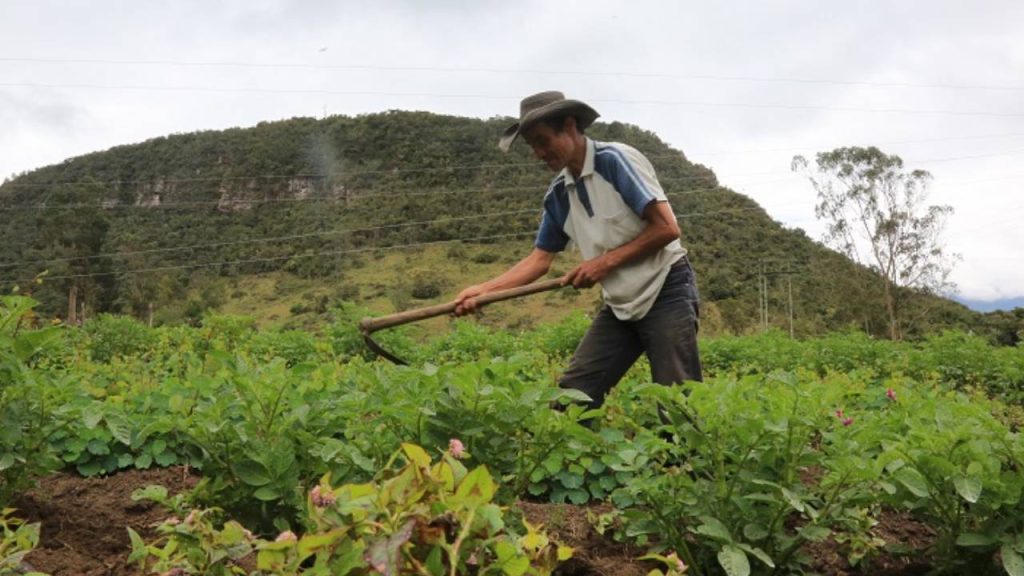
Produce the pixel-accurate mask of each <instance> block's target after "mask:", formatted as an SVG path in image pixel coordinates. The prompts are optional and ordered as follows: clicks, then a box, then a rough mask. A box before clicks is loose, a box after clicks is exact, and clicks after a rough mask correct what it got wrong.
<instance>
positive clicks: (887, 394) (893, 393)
mask: <svg viewBox="0 0 1024 576" xmlns="http://www.w3.org/2000/svg"><path fill="white" fill-rule="evenodd" d="M885 397H886V398H888V399H889V400H892V401H893V402H895V401H896V391H895V390H893V389H892V388H889V389H887V390H886V391H885Z"/></svg>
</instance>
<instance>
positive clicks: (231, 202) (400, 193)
mask: <svg viewBox="0 0 1024 576" xmlns="http://www.w3.org/2000/svg"><path fill="white" fill-rule="evenodd" d="M785 173H788V171H787V172H782V171H772V172H761V173H760V174H765V175H768V174H785ZM757 174H758V173H751V174H744V176H755V175H757ZM708 179H710V177H708V176H680V177H677V178H662V179H660V181H661V182H664V183H675V182H688V181H690V180H708ZM788 180H791V178H786V179H784V180H768V181H764V182H754V183H772V182H777V181H788ZM549 184H550V181H546V182H542V183H540V182H539V183H537V184H534V185H524V186H510V187H508V188H490V189H487V188H483V187H472V188H437V189H433V190H418V191H405V190H380V191H374V192H368V193H363V194H350V195H347V196H334V195H331V196H306V197H301V198H300V197H292V198H264V199H251V200H250V199H227V200H224V199H218V200H185V201H181V202H160V203H159V204H147V203H132V204H124V203H112V202H79V203H73V204H46V203H31V204H29V203H26V204H15V205H11V206H0V212H21V211H39V210H55V209H56V210H66V209H82V208H102V209H106V210H120V209H149V210H153V209H163V208H172V207H178V206H213V205H216V206H221V205H227V206H235V205H241V206H249V205H257V204H277V203H301V202H318V201H323V202H346V203H347V202H349V201H351V200H362V199H366V198H371V199H374V200H387V199H404V198H409V197H418V196H434V195H445V194H463V193H469V194H478V195H492V194H507V193H510V192H538V191H542V190H545V189H546V188H547V186H548V185H549ZM745 184H746V185H750V184H751V183H749V182H748V183H745ZM722 188H723V187H722V186H715V187H711V188H703V189H694V190H690V191H689V192H697V191H715V190H721V189H722Z"/></svg>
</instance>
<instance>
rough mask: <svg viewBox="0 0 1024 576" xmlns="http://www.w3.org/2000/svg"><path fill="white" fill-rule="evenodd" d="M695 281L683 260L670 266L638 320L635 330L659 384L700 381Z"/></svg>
mask: <svg viewBox="0 0 1024 576" xmlns="http://www.w3.org/2000/svg"><path fill="white" fill-rule="evenodd" d="M697 300H698V293H697V284H696V277H695V276H694V274H693V269H692V268H690V265H689V263H688V262H686V261H685V260H684V261H683V262H680V263H677V264H676V265H674V266H673V267H672V270H671V272H669V275H668V277H667V278H666V279H665V285H664V286H663V287H662V289H661V293H659V294H658V298H657V300H655V302H654V306H652V307H651V310H650V311H649V312H648V313H647V315H646V316H644V318H643V319H642V320H640V321H639V322H638V326H637V328H638V333H639V336H640V339H641V341H642V343H643V346H644V349H645V350H646V351H647V358H648V360H650V363H651V378H652V379H653V380H654V381H655V382H657V383H659V384H679V383H680V382H683V381H684V380H697V381H700V380H703V374H702V370H701V363H700V351H699V350H698V347H697V321H698V318H697V314H698V312H697V310H698V309H697Z"/></svg>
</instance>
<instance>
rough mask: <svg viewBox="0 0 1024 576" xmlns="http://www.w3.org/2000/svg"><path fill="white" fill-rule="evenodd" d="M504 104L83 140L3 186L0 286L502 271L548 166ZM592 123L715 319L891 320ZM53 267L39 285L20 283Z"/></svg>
mask: <svg viewBox="0 0 1024 576" xmlns="http://www.w3.org/2000/svg"><path fill="white" fill-rule="evenodd" d="M508 122H509V119H507V118H494V119H491V120H488V121H481V120H476V119H468V118H459V117H452V116H441V115H435V114H430V113H424V112H389V113H383V114H373V115H366V116H358V117H344V116H334V117H329V118H325V119H321V120H317V119H312V118H296V119H291V120H285V121H279V122H266V123H261V124H259V125H257V126H256V127H253V128H245V129H242V128H236V129H230V130H225V131H207V132H197V133H192V134H176V135H172V136H167V137H161V138H155V139H152V140H149V141H146V142H143V143H141V144H134V145H128V146H120V147H116V148H113V149H110V150H107V151H103V152H97V153H93V154H89V155H86V156H81V157H77V158H72V159H69V160H66V161H65V162H63V163H61V164H59V165H55V166H49V167H46V168H42V169H39V170H36V171H33V172H31V173H27V174H23V175H20V176H18V177H16V178H14V179H13V180H10V181H6V182H5V183H4V184H3V185H2V186H0V209H2V212H0V214H2V218H3V225H2V227H0V265H2V268H0V285H2V289H3V291H4V292H8V291H9V290H10V289H11V287H12V286H13V285H15V284H17V285H19V286H21V289H22V290H23V291H25V290H30V291H31V292H32V294H33V296H34V297H36V298H37V299H38V300H40V302H41V303H42V304H41V308H42V310H43V311H44V313H46V314H50V315H59V316H61V317H63V316H64V315H65V313H66V311H67V300H68V295H69V293H70V292H71V291H72V288H73V287H77V288H76V293H77V298H78V299H79V300H80V301H82V302H85V303H86V304H87V307H88V309H89V310H90V311H91V312H92V313H95V312H98V311H99V312H102V311H110V312H122V313H128V314H133V315H135V316H137V317H140V318H144V317H145V315H146V313H147V310H148V309H150V305H151V304H152V305H153V306H155V307H156V308H157V309H158V310H161V311H163V316H161V317H160V318H159V321H175V320H181V319H183V318H184V317H185V316H188V317H190V318H195V317H196V316H197V315H201V314H202V313H203V312H204V309H205V308H211V307H214V308H215V307H217V306H219V305H223V304H224V302H225V301H230V300H231V299H232V298H233V297H241V296H242V293H241V291H237V292H235V293H233V294H234V295H231V294H228V295H222V296H221V297H219V298H212V297H211V298H206V297H204V296H203V290H204V287H208V286H212V285H214V284H215V280H216V279H223V278H228V277H229V278H236V279H237V278H245V277H249V276H251V275H257V274H261V275H265V274H271V273H274V274H284V273H287V274H289V275H292V277H299V278H307V279H308V278H312V279H317V281H318V282H320V283H322V284H323V285H325V286H331V285H340V284H337V282H339V280H340V279H344V278H346V277H352V275H353V274H355V271H356V270H361V271H362V272H361V274H363V275H364V276H365V275H366V274H367V270H369V272H373V271H374V268H373V267H374V265H375V263H377V262H379V261H380V260H381V259H382V258H384V257H385V256H386V255H387V254H393V253H395V252H402V253H406V254H414V255H415V256H413V258H419V259H421V261H420V262H418V264H419V266H418V267H417V270H418V271H419V272H422V273H423V274H424V275H425V276H424V277H425V278H426V280H423V281H421V280H422V279H416V281H412V280H410V281H409V282H408V283H407V284H404V285H405V286H407V287H408V289H409V290H410V291H411V292H412V293H411V295H410V297H408V298H404V299H403V298H391V300H390V301H391V302H392V303H393V304H394V307H409V306H415V305H420V304H422V303H423V302H420V301H418V300H417V299H421V298H426V299H430V298H433V299H434V300H435V301H436V300H437V299H445V298H451V297H452V296H453V295H454V292H455V291H456V290H457V288H458V285H453V284H454V283H455V282H453V281H447V282H446V281H445V279H444V278H443V277H441V278H438V275H439V274H440V275H441V276H444V274H446V272H444V271H446V270H449V269H455V268H451V266H456V267H457V266H463V267H464V266H465V265H469V264H481V263H488V262H489V261H491V262H490V263H491V264H493V266H492V267H491V268H489V269H488V270H487V271H486V273H488V274H489V273H491V271H492V270H495V269H501V268H503V267H504V266H506V265H507V263H508V262H511V261H514V260H515V259H516V258H518V257H519V256H520V255H523V254H525V253H526V252H527V251H528V250H529V249H530V246H531V243H532V236H533V233H534V231H535V229H536V226H537V223H538V217H539V212H540V202H541V197H542V195H543V193H544V191H545V189H546V186H547V183H548V182H549V180H550V178H551V174H550V173H548V172H547V171H546V169H545V168H544V166H543V165H541V164H540V163H539V162H537V161H536V160H535V159H533V158H532V157H531V156H530V153H529V150H528V148H527V147H526V146H524V145H521V144H518V145H517V146H515V147H514V150H513V152H512V153H509V154H502V153H501V152H500V151H499V150H498V149H497V147H496V142H497V139H498V135H499V134H500V132H501V130H502V129H503V128H504V127H505V126H507V125H508ZM588 134H589V135H591V136H592V137H594V138H595V139H598V140H615V141H621V142H626V143H628V144H631V145H633V146H635V147H636V148H638V149H640V150H641V151H642V152H644V153H645V154H647V155H648V157H649V158H650V159H651V160H652V162H653V163H654V165H655V167H656V170H657V173H658V176H659V178H660V180H661V182H662V184H663V186H664V188H665V190H666V192H667V193H668V195H669V198H670V200H671V201H672V204H673V206H674V209H675V211H676V213H677V214H678V215H679V218H680V224H681V228H682V230H683V240H684V243H685V245H686V246H687V247H688V248H689V250H690V253H691V258H692V260H693V262H694V265H695V267H696V269H697V272H698V275H699V281H700V289H701V292H702V296H703V298H704V309H703V311H704V314H705V319H706V321H707V322H708V325H709V326H711V327H712V329H716V330H728V331H737V332H739V331H746V330H751V329H754V328H756V327H758V326H759V325H760V324H761V323H762V321H763V320H762V316H761V306H760V300H761V298H760V295H761V291H762V288H766V289H767V294H768V302H767V307H768V311H769V314H768V323H770V324H772V325H775V326H778V327H780V328H783V329H789V326H790V320H789V318H790V310H792V317H793V322H792V325H793V327H794V330H795V331H796V332H797V333H799V334H809V333H817V332H821V331H824V330H829V329H837V328H845V327H848V326H855V327H858V328H865V329H867V330H869V331H871V332H875V333H879V334H882V333H884V332H885V321H884V310H883V306H882V304H881V300H880V296H879V293H878V288H877V287H878V286H879V283H878V282H877V279H875V278H874V277H873V276H872V275H871V274H870V273H869V272H868V271H866V270H864V269H863V268H861V267H858V266H855V265H854V264H852V263H851V262H849V261H847V260H846V259H844V258H842V257H841V256H839V255H837V254H835V253H834V252H831V251H829V250H826V249H824V248H822V247H821V246H820V245H818V244H817V243H815V242H814V241H812V240H811V239H809V238H807V237H806V236H805V235H804V234H803V233H802V232H801V231H800V230H789V229H786V228H784V227H783V226H781V225H780V224H779V223H777V222H775V221H773V220H772V218H771V216H770V215H769V214H767V213H766V212H765V211H764V210H763V209H761V208H760V207H759V206H758V205H757V204H756V203H755V202H753V201H752V200H751V199H749V198H747V197H745V196H743V195H741V194H738V193H736V192H733V191H731V190H729V189H728V188H727V187H724V186H721V185H719V183H718V181H717V179H716V177H715V175H714V173H712V172H711V171H710V170H709V169H707V168H705V167H703V166H700V165H696V164H693V163H691V162H689V161H688V160H687V159H686V157H685V154H684V153H681V152H679V151H677V150H673V149H671V148H670V147H669V146H667V145H666V144H664V143H663V142H662V141H661V140H659V139H658V137H657V136H656V135H654V134H653V133H651V132H648V131H645V130H641V129H639V128H637V127H634V126H628V125H623V124H619V123H611V124H601V123H599V124H597V125H595V126H594V127H592V128H590V129H589V130H588ZM808 201H811V200H810V199H808ZM460 241H461V242H460ZM435 243H437V244H435ZM482 244H485V245H487V246H488V250H487V251H483V252H481V251H480V250H479V247H480V246H481V245H482ZM438 246H442V247H444V249H443V250H439V249H437V247H438ZM385 247H391V248H390V249H388V250H378V248H385ZM481 255H483V256H481ZM433 259H437V260H433ZM441 260H447V261H446V262H441ZM495 260H496V262H494V261H495ZM44 271H46V275H45V276H44V277H43V278H44V279H43V281H42V283H28V282H27V281H29V280H31V279H33V278H35V277H36V276H37V275H38V274H40V273H42V272H44ZM762 271H763V272H765V274H764V275H763V279H764V280H763V281H762V274H761V272H762ZM479 273H480V274H483V273H484V272H483V271H481V272H479ZM431 279H433V280H431ZM478 279H479V280H483V279H485V278H483V277H480V278H478ZM417 290H418V292H417ZM378 292H379V290H378ZM197 294H198V295H197ZM377 295H378V296H379V294H377ZM329 296H330V298H329V299H330V302H329V303H328V304H330V303H333V302H336V301H339V300H344V299H352V300H361V299H367V298H369V297H370V295H369V294H365V293H360V290H359V289H358V288H357V289H352V287H351V286H348V287H347V288H345V289H339V290H337V291H334V292H332V293H330V294H329ZM915 302H916V307H917V308H916V312H917V313H916V314H912V316H913V317H914V325H913V326H910V327H908V329H907V332H908V333H909V334H913V333H915V331H916V332H917V333H921V332H922V331H930V330H933V329H935V328H939V327H945V326H961V327H964V326H970V325H974V324H977V323H978V322H979V321H980V320H979V318H980V317H979V316H978V315H976V314H973V313H971V312H969V311H968V310H967V309H966V308H964V307H963V306H961V305H959V304H955V303H952V302H949V301H945V300H940V299H936V298H929V297H923V296H922V297H919V298H915ZM791 303H792V304H791ZM585 305H586V303H583V304H580V306H581V307H585ZM321 308H322V306H321ZM168 311H174V312H173V314H171V313H170V312H168ZM378 311H380V312H387V311H389V310H384V309H381V310H378Z"/></svg>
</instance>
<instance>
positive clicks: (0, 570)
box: [0, 508, 46, 576]
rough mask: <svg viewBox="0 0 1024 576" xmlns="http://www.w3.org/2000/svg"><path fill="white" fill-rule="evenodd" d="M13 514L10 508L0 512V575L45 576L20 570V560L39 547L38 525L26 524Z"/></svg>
mask: <svg viewBox="0 0 1024 576" xmlns="http://www.w3.org/2000/svg"><path fill="white" fill-rule="evenodd" d="M13 513H14V510H13V509H11V508H4V509H3V510H2V511H0V574H24V575H25V576H46V574H43V573H42V572H25V571H23V570H22V560H24V558H25V556H26V555H28V553H29V552H31V551H32V550H35V548H36V546H37V545H39V523H34V524H26V523H24V522H22V521H21V520H19V519H17V518H15V517H14V516H12V514H13Z"/></svg>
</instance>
